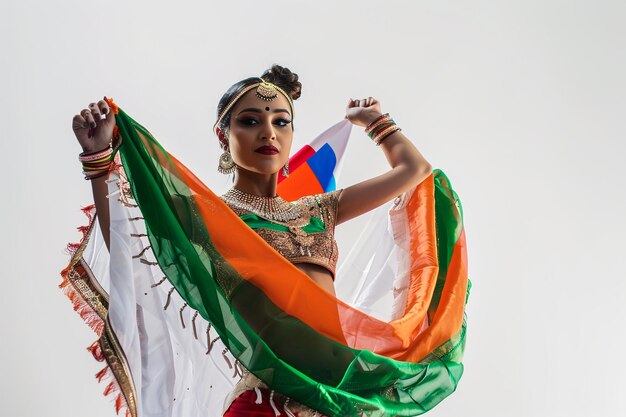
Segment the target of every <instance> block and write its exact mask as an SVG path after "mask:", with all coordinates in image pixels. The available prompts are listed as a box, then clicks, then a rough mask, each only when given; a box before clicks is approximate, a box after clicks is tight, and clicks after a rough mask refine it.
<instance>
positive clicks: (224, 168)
mask: <svg viewBox="0 0 626 417" xmlns="http://www.w3.org/2000/svg"><path fill="white" fill-rule="evenodd" d="M236 166H237V165H236V164H235V161H233V157H232V155H231V154H230V151H229V150H228V149H226V150H225V151H224V153H222V154H221V155H220V162H219V164H218V165H217V170H218V171H219V172H220V173H221V174H224V175H228V174H232V173H233V172H235V167H236Z"/></svg>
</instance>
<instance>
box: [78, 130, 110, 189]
mask: <svg viewBox="0 0 626 417" xmlns="http://www.w3.org/2000/svg"><path fill="white" fill-rule="evenodd" d="M116 128H117V126H116ZM114 139H119V131H118V129H114V131H113V136H112V137H111V140H110V141H109V145H108V146H107V147H106V148H104V149H101V150H99V151H95V152H81V153H80V154H79V155H78V160H79V161H80V162H81V163H82V165H83V175H84V176H85V179H86V180H92V179H94V178H100V177H103V176H105V175H108V173H109V171H110V169H111V166H112V165H113V157H114V155H115V151H116V150H117V147H119V140H118V141H117V143H116V145H117V146H116V147H115V148H114V147H113V140H114Z"/></svg>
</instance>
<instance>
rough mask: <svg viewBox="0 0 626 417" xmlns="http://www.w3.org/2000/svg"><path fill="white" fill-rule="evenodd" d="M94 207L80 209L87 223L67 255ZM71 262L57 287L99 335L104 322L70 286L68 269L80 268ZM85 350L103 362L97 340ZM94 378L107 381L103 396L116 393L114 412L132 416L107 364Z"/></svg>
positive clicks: (77, 245) (72, 250) (75, 247)
mask: <svg viewBox="0 0 626 417" xmlns="http://www.w3.org/2000/svg"><path fill="white" fill-rule="evenodd" d="M95 208H96V206H95V205H94V204H91V205H89V206H86V207H83V208H82V209H81V210H82V211H83V213H85V215H86V216H87V218H88V220H89V221H88V224H87V225H83V226H79V227H77V230H78V231H79V232H80V233H81V235H82V236H81V239H80V242H78V243H68V244H67V248H66V250H67V252H68V253H69V255H70V256H72V257H73V256H74V254H75V253H76V251H77V250H78V249H79V248H80V246H81V245H82V243H83V242H84V240H85V238H86V237H87V234H88V233H89V228H90V227H91V225H92V222H93V219H94V215H95ZM72 262H73V260H71V261H70V264H68V265H67V266H66V267H65V268H64V269H63V270H62V271H61V277H62V281H61V283H60V284H59V288H60V289H61V290H62V291H63V293H64V294H65V295H66V296H67V298H68V299H69V300H70V301H71V302H72V307H73V308H74V311H76V312H77V313H78V314H79V315H80V317H81V318H82V319H83V320H84V321H85V323H87V325H88V326H89V327H90V328H91V329H92V330H93V331H94V332H95V333H96V335H98V337H100V335H102V332H103V331H104V325H105V323H104V321H103V320H102V319H101V318H100V316H99V315H98V313H96V312H95V311H94V310H93V308H91V306H90V305H89V303H87V301H85V299H84V298H83V297H82V296H81V294H80V293H79V292H77V291H76V289H75V288H74V287H73V286H72V284H71V282H70V278H69V274H70V271H72V268H74V269H76V270H80V269H81V268H82V267H81V266H80V265H72ZM87 350H88V351H89V352H91V354H92V355H93V357H94V359H95V360H97V361H98V362H104V360H105V358H104V354H103V352H102V348H101V347H100V343H98V341H97V340H96V341H95V342H94V343H92V344H91V345H90V346H88V347H87ZM96 380H97V381H98V382H99V383H102V382H108V384H107V385H106V387H105V389H104V393H103V394H104V396H105V397H108V396H110V395H115V394H117V395H115V400H114V402H115V412H116V414H118V415H119V414H120V411H122V410H125V412H124V416H125V417H132V413H131V410H130V408H129V407H128V403H127V402H126V398H125V397H124V395H123V393H122V390H121V388H120V386H119V384H118V382H117V380H116V379H115V375H114V374H113V372H112V371H111V369H110V368H109V366H108V365H107V366H105V367H104V368H103V369H102V370H100V371H99V372H98V373H97V374H96Z"/></svg>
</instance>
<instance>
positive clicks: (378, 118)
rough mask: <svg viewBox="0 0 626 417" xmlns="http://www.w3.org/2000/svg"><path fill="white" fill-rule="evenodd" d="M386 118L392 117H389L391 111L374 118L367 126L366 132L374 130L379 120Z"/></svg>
mask: <svg viewBox="0 0 626 417" xmlns="http://www.w3.org/2000/svg"><path fill="white" fill-rule="evenodd" d="M384 119H391V117H389V113H385V114H381V115H380V116H378V117H377V118H375V119H374V120H372V121H371V122H370V124H368V125H367V126H366V127H365V133H368V132H369V131H370V130H372V129H373V128H374V127H375V126H374V125H375V124H376V123H377V122H380V121H381V120H384Z"/></svg>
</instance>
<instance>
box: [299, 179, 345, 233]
mask: <svg viewBox="0 0 626 417" xmlns="http://www.w3.org/2000/svg"><path fill="white" fill-rule="evenodd" d="M342 192H343V188H342V189H339V190H333V191H328V192H325V193H319V194H312V195H306V196H303V197H300V198H299V199H298V200H296V203H299V204H303V205H304V206H306V207H307V209H308V211H309V213H310V215H312V216H315V217H319V218H321V219H322V220H323V221H324V223H329V224H331V225H332V227H333V228H334V226H335V223H336V220H337V208H338V206H339V197H340V196H341V193H342Z"/></svg>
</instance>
